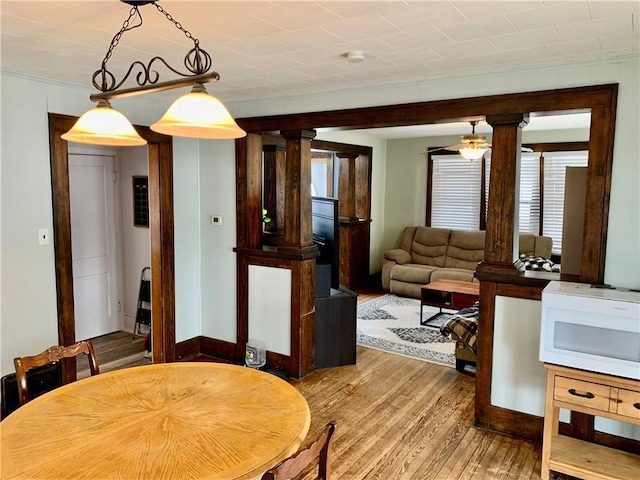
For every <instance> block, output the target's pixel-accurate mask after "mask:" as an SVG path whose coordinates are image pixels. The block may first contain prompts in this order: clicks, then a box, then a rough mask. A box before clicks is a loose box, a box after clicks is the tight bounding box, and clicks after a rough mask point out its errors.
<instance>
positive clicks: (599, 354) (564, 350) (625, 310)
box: [539, 281, 640, 380]
mask: <svg viewBox="0 0 640 480" xmlns="http://www.w3.org/2000/svg"><path fill="white" fill-rule="evenodd" d="M539 353H540V355H539V358H540V361H542V362H545V363H553V364H555V365H562V366H566V367H572V368H578V369H581V370H588V371H592V372H598V373H604V374H608V375H615V376H618V377H625V378H632V379H636V380H640V291H637V290H628V289H616V288H610V287H599V286H592V285H589V284H585V283H574V282H563V281H551V282H549V284H548V285H547V286H546V287H545V288H544V289H543V290H542V318H541V324H540V352H539Z"/></svg>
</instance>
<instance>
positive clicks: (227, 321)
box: [0, 57, 640, 374]
mask: <svg viewBox="0 0 640 480" xmlns="http://www.w3.org/2000/svg"><path fill="white" fill-rule="evenodd" d="M639 72H640V63H639V60H638V57H635V58H634V59H633V60H624V61H623V60H620V61H617V60H616V61H614V60H611V61H604V62H598V63H590V64H568V65H564V66H558V67H552V68H537V69H530V70H525V69H523V70H517V71H513V72H509V73H498V72H496V73H492V74H487V75H478V76H473V77H458V78H452V79H438V80H434V81H425V82H421V83H412V84H407V85H402V86H398V85H388V86H382V87H375V88H368V89H359V90H350V91H344V92H333V93H323V94H318V95H310V96H304V97H292V98H275V99H268V100H264V101H251V102H235V103H231V102H230V103H229V104H228V105H227V106H228V107H229V109H230V110H231V112H232V113H233V115H234V116H235V117H238V118H241V117H245V116H246V117H249V116H256V115H271V114H278V113H290V112H304V111H321V110H330V109H343V108H349V107H361V106H372V105H384V104H394V103H407V102H416V101H427V100H438V99H447V98H459V97H468V96H475V95H488V94H500V93H509V92H519V91H532V90H543V89H552V88H564V87H574V86H582V85H593V84H603V83H619V84H620V90H619V96H618V103H617V105H618V116H617V130H616V137H615V147H614V162H613V178H612V191H611V204H610V215H609V228H608V238H607V265H606V271H605V281H606V282H607V283H611V284H614V285H620V286H628V287H635V288H638V287H640V249H638V248H637V247H638V245H639V244H640V197H639V195H640V194H639V189H638V188H637V185H638V181H639V180H640V162H638V153H637V152H638V151H640V139H639V136H638V135H637V132H638V130H639V125H640V119H639V118H638V117H639V109H638V105H639V104H640V79H639ZM0 81H1V82H2V89H1V91H0V105H1V106H2V112H1V113H2V124H1V125H0V135H1V140H2V142H1V143H2V146H1V150H0V151H1V153H2V164H1V169H2V172H1V175H0V179H1V182H2V183H1V186H0V188H1V195H2V197H1V200H2V205H1V207H0V212H1V219H2V229H1V233H0V235H1V237H0V243H1V245H2V252H1V255H2V260H1V262H0V265H1V268H2V272H1V276H0V278H1V280H0V284H1V286H2V292H1V299H2V301H1V307H0V315H1V317H0V323H1V327H0V333H1V334H2V339H1V341H0V346H1V350H2V351H1V354H0V374H5V373H10V372H11V371H13V364H12V359H13V358H14V357H15V356H18V355H24V354H26V353H36V352H40V351H42V350H44V349H45V348H47V347H49V346H50V345H53V344H56V343H57V339H58V335H57V307H56V293H55V292H56V287H55V275H54V273H55V272H54V263H53V246H48V247H39V246H38V242H37V231H38V229H39V228H46V227H48V228H52V221H51V219H52V215H51V178H50V173H49V141H48V123H47V112H55V113H63V114H68V115H76V116H78V115H81V114H82V113H83V112H84V111H86V110H87V109H88V108H89V107H90V106H91V103H90V102H89V101H88V96H89V94H90V93H92V91H91V89H90V88H88V87H70V86H65V85H59V84H54V83H50V82H47V81H44V80H43V81H37V80H34V79H30V78H25V77H20V76H15V75H13V74H11V73H7V72H4V71H2V72H1V75H0ZM114 107H115V108H117V109H119V110H120V111H121V112H122V113H124V114H125V115H127V117H128V118H129V119H130V120H131V121H132V122H133V123H135V124H139V125H150V124H151V123H152V122H153V121H155V120H157V118H159V117H160V116H161V115H162V114H163V113H164V110H165V109H166V108H167V102H165V101H159V100H156V99H154V98H153V95H147V96H144V97H135V98H128V99H122V100H118V101H114ZM352 143H358V142H357V141H354V142H352ZM376 150H377V149H376ZM385 154H386V152H385ZM377 156H378V153H377V151H374V166H373V168H374V171H373V178H372V181H373V183H374V185H373V194H374V196H373V198H372V201H373V205H372V208H373V212H372V215H373V219H374V222H373V223H372V226H371V227H372V235H371V236H372V242H376V243H372V247H371V255H372V263H375V262H376V261H377V260H376V256H377V257H378V258H379V257H380V256H381V252H382V249H381V242H380V244H379V243H377V242H379V241H380V239H381V238H383V236H384V235H385V233H384V232H385V231H386V228H385V225H386V224H387V223H389V224H390V225H392V219H394V218H395V217H397V216H398V215H402V212H403V209H405V208H406V205H402V204H401V202H394V201H386V202H385V199H387V198H389V196H395V195H398V194H399V191H398V188H397V186H395V185H393V186H394V188H393V189H391V188H390V186H391V184H390V183H386V182H385V180H384V179H385V178H387V177H388V178H390V179H393V178H398V172H397V169H408V171H410V172H413V175H415V176H417V174H416V173H415V172H416V171H418V170H417V169H418V168H419V166H418V164H417V162H423V159H422V158H421V157H419V156H416V158H415V160H414V162H416V163H415V164H414V165H412V164H410V163H406V162H400V163H398V164H396V162H393V161H388V162H386V165H385V164H384V163H385V162H382V161H381V162H382V164H381V165H378V164H377V163H376V162H377V160H376V159H377V158H378V157H377ZM214 160H215V162H217V163H215V164H214V163H210V162H213V161H214ZM174 162H175V175H174V181H175V182H176V184H179V185H180V188H179V189H176V191H175V195H174V198H175V208H176V230H177V231H178V230H179V233H177V234H176V278H177V284H176V294H177V295H178V297H177V299H176V301H177V305H176V338H177V340H178V341H180V340H184V339H186V338H190V337H191V336H192V334H193V333H200V334H202V335H206V336H211V337H213V338H221V339H227V340H229V341H235V323H236V320H235V301H236V300H235V297H236V269H235V261H234V254H233V252H232V250H231V249H232V248H233V246H235V221H234V220H235V162H234V154H233V142H229V141H224V142H216V141H196V140H180V141H176V142H174ZM185 162H186V163H185ZM192 162H195V163H197V165H198V167H197V168H198V169H199V173H197V174H196V171H195V170H194V169H195V168H196V167H195V165H194V164H193V163H192ZM405 188H406V186H405ZM194 190H195V191H198V192H199V196H200V213H199V214H198V215H199V218H198V219H195V220H194V219H193V218H192V217H191V216H189V217H188V218H183V215H185V214H188V215H192V214H193V212H194V210H193V208H196V207H197V206H196V205H195V203H196V202H195V200H194V198H193V196H192V195H193V191H194ZM214 200H215V201H214ZM205 207H206V208H205ZM209 214H220V215H223V217H224V220H225V223H224V225H223V226H222V227H216V228H219V229H221V230H214V229H213V227H212V228H208V225H207V227H206V228H205V224H206V221H208V220H207V215H209ZM229 220H231V222H229ZM209 234H210V235H209ZM198 238H200V241H198V240H197V239H198ZM208 240H211V243H209V241H208ZM198 243H199V246H198ZM218 247H219V248H218ZM194 249H195V250H198V249H200V253H199V254H198V255H200V259H199V260H198V258H197V256H194V254H193V253H192V252H193V250H194ZM197 268H200V269H201V271H200V278H201V281H200V285H198V283H197V282H195V281H194V280H193V278H194V277H193V274H194V273H195V271H196V270H197ZM185 282H187V284H188V285H189V286H188V287H186V286H185ZM193 289H195V290H196V291H197V292H199V293H198V294H197V295H201V305H198V304H197V298H194V296H195V295H194V294H192V291H193ZM178 292H180V293H178ZM205 297H206V300H205ZM210 301H211V303H209V302H210ZM182 302H184V303H182ZM193 312H196V313H193ZM198 312H199V313H198ZM198 315H199V316H200V317H201V320H200V319H199V318H198ZM199 322H201V324H200V323H199Z"/></svg>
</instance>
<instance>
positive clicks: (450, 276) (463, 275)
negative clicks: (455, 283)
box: [431, 268, 477, 282]
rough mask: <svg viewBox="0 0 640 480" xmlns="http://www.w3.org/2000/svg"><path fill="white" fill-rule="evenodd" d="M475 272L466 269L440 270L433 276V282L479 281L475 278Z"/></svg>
mask: <svg viewBox="0 0 640 480" xmlns="http://www.w3.org/2000/svg"><path fill="white" fill-rule="evenodd" d="M474 273H475V271H474V270H467V269H466V268H439V269H438V270H436V271H435V272H433V273H432V274H431V281H432V282H435V281H436V280H460V281H463V282H472V281H477V280H475V278H474Z"/></svg>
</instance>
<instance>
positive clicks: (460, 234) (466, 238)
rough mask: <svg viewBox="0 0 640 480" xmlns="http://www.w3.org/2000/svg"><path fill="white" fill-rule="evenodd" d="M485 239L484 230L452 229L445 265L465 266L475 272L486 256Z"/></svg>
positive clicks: (453, 266)
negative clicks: (465, 230)
mask: <svg viewBox="0 0 640 480" xmlns="http://www.w3.org/2000/svg"><path fill="white" fill-rule="evenodd" d="M484 239H485V232H484V231H473V232H464V231H458V230H454V231H452V232H451V237H450V238H449V246H448V247H447V259H446V261H445V263H444V266H445V267H447V268H464V269H467V270H471V271H472V272H474V271H475V270H476V267H477V266H478V263H479V262H481V261H482V259H483V258H484Z"/></svg>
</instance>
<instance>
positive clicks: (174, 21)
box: [153, 2, 200, 48]
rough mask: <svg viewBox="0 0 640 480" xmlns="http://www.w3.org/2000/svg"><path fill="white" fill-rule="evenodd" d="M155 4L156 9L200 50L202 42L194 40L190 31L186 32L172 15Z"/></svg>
mask: <svg viewBox="0 0 640 480" xmlns="http://www.w3.org/2000/svg"><path fill="white" fill-rule="evenodd" d="M153 4H154V5H155V7H156V8H157V9H158V11H159V12H160V13H162V14H163V15H164V16H165V17H167V20H169V21H170V22H171V23H173V24H174V25H175V26H176V28H177V29H178V30H180V31H181V32H182V33H184V34H185V36H186V37H187V38H188V39H189V40H192V41H193V43H194V44H195V46H196V48H198V46H199V45H200V40H198V39H197V38H193V35H191V32H189V30H186V29H185V28H184V27H183V26H182V24H181V23H180V22H178V21H177V20H176V19H174V18H173V17H172V16H171V14H170V13H169V12H167V11H166V10H165V9H164V8H162V7H161V6H160V5H158V3H157V2H153Z"/></svg>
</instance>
